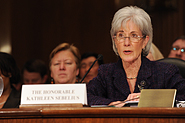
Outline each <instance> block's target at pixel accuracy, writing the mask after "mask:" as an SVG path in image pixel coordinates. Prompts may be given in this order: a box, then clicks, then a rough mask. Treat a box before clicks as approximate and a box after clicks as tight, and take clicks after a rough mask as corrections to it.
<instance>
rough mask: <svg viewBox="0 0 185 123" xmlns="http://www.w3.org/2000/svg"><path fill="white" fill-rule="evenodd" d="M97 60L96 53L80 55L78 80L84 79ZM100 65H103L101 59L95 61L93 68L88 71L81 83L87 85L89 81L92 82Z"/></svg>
mask: <svg viewBox="0 0 185 123" xmlns="http://www.w3.org/2000/svg"><path fill="white" fill-rule="evenodd" d="M97 58H98V54H97V53H90V52H89V53H84V54H82V56H81V63H80V74H79V76H80V79H82V78H83V77H84V75H85V74H86V72H87V71H88V70H89V68H90V66H91V65H92V63H93V62H94V61H95V60H96V59H97ZM101 64H103V59H100V60H98V61H96V62H95V64H94V65H93V67H92V68H91V70H90V71H89V73H88V74H87V76H86V77H85V78H84V81H83V82H85V83H88V82H89V81H90V80H92V79H93V78H94V77H96V76H97V75H98V68H99V66H100V65H101Z"/></svg>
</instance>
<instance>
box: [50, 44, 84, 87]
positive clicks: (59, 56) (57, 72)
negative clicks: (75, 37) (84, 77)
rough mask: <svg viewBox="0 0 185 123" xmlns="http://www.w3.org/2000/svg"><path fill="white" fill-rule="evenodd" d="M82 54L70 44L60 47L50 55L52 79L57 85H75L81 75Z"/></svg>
mask: <svg viewBox="0 0 185 123" xmlns="http://www.w3.org/2000/svg"><path fill="white" fill-rule="evenodd" d="M80 58H81V56H80V52H79V50H78V48H77V47H75V46H73V45H70V44H68V43H62V44H60V45H58V46H57V47H56V48H55V49H54V50H53V51H52V52H51V54H50V70H51V77H52V78H53V80H54V83H55V84H74V83H75V82H76V77H77V76H78V74H79V67H80Z"/></svg>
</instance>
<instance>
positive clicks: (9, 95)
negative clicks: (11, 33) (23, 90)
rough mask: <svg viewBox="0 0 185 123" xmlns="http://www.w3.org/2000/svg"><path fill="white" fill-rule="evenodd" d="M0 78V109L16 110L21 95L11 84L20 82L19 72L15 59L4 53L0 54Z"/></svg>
mask: <svg viewBox="0 0 185 123" xmlns="http://www.w3.org/2000/svg"><path fill="white" fill-rule="evenodd" d="M0 76H1V77H2V79H3V83H4V89H3V93H2V95H1V97H0V108H18V107H19V105H20V96H21V95H20V91H17V90H16V89H15V88H14V86H13V84H17V83H19V82H20V70H19V68H18V67H17V65H16V62H15V59H14V58H13V57H12V56H11V55H10V54H7V53H4V52H0Z"/></svg>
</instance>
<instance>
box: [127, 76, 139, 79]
mask: <svg viewBox="0 0 185 123" xmlns="http://www.w3.org/2000/svg"><path fill="white" fill-rule="evenodd" d="M136 78H137V76H136V77H127V79H136Z"/></svg>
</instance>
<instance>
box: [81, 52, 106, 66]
mask: <svg viewBox="0 0 185 123" xmlns="http://www.w3.org/2000/svg"><path fill="white" fill-rule="evenodd" d="M91 56H92V57H95V58H96V59H97V58H98V54H97V53H92V52H87V53H84V54H82V57H81V60H83V59H86V58H88V57H91ZM103 63H104V62H103V59H99V60H98V64H99V65H101V64H103Z"/></svg>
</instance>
